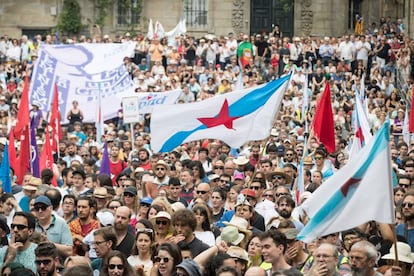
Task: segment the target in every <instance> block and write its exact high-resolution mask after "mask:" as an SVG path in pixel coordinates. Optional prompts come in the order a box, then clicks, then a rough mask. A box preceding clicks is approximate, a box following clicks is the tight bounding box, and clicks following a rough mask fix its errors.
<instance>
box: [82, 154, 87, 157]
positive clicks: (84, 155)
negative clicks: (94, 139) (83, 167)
mask: <svg viewBox="0 0 414 276" xmlns="http://www.w3.org/2000/svg"><path fill="white" fill-rule="evenodd" d="M81 157H89V154H82V155H81Z"/></svg>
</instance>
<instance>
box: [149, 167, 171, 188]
mask: <svg viewBox="0 0 414 276" xmlns="http://www.w3.org/2000/svg"><path fill="white" fill-rule="evenodd" d="M152 171H153V172H154V174H155V181H154V183H155V184H157V185H158V189H159V190H161V189H162V188H164V189H165V188H167V186H168V181H169V180H170V178H169V177H168V173H169V171H170V167H169V166H168V164H167V163H166V162H165V161H164V160H159V161H158V162H157V163H155V165H154V166H153V167H152Z"/></svg>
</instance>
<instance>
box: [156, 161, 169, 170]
mask: <svg viewBox="0 0 414 276" xmlns="http://www.w3.org/2000/svg"><path fill="white" fill-rule="evenodd" d="M158 166H162V167H164V168H165V170H166V171H167V172H168V171H169V170H170V166H168V164H167V162H165V161H164V160H158V162H157V163H155V165H154V166H152V171H153V172H155V171H156V170H155V169H156V168H157V167H158Z"/></svg>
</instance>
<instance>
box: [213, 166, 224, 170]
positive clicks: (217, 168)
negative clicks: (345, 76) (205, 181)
mask: <svg viewBox="0 0 414 276" xmlns="http://www.w3.org/2000/svg"><path fill="white" fill-rule="evenodd" d="M214 169H215V170H222V169H224V167H222V166H216V167H214Z"/></svg>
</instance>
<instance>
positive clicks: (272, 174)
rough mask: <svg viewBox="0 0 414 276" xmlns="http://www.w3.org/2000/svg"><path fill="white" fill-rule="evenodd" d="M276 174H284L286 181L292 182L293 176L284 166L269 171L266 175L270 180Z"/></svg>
mask: <svg viewBox="0 0 414 276" xmlns="http://www.w3.org/2000/svg"><path fill="white" fill-rule="evenodd" d="M275 175H281V176H283V177H284V178H285V179H286V183H291V182H292V177H290V175H288V174H286V173H285V172H284V170H283V169H282V168H276V169H275V170H274V171H272V172H270V173H268V174H267V175H266V177H267V179H268V180H269V181H272V179H273V176H275Z"/></svg>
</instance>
